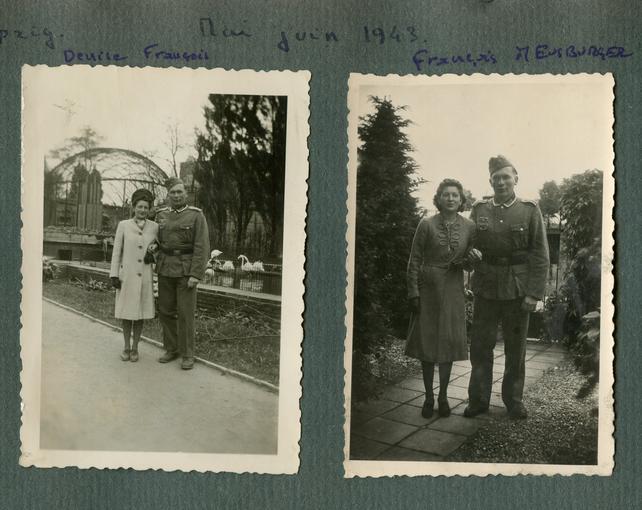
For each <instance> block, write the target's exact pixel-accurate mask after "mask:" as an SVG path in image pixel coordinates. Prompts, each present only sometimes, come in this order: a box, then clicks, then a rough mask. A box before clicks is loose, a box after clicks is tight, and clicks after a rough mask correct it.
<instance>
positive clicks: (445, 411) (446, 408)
mask: <svg viewBox="0 0 642 510" xmlns="http://www.w3.org/2000/svg"><path fill="white" fill-rule="evenodd" d="M439 416H441V417H442V418H447V417H448V416H450V405H449V404H448V399H445V400H441V399H440V400H439Z"/></svg>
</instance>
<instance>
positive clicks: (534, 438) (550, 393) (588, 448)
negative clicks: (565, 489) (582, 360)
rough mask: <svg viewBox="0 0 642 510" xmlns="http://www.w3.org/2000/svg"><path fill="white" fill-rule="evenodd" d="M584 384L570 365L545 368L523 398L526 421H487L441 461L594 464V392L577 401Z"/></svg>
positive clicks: (595, 397)
mask: <svg viewBox="0 0 642 510" xmlns="http://www.w3.org/2000/svg"><path fill="white" fill-rule="evenodd" d="M527 366H528V363H527ZM584 381H585V379H584V377H583V376H582V375H580V374H578V373H577V372H576V370H575V368H574V367H573V365H572V363H571V362H570V361H565V362H563V363H562V364H560V366H559V367H558V368H557V369H550V370H549V371H548V372H546V373H545V374H544V377H543V378H542V379H541V380H540V381H539V382H538V383H537V384H535V385H534V386H532V387H531V388H530V390H529V391H528V392H527V393H526V394H525V395H524V404H525V406H526V408H527V409H528V419H526V420H523V421H511V420H508V419H503V418H500V419H496V420H492V421H489V423H488V425H486V426H484V427H483V428H481V429H480V430H479V431H478V432H477V434H475V435H473V436H471V437H470V438H469V439H468V441H466V442H465V443H464V444H463V445H462V446H461V447H460V448H459V449H457V450H455V452H453V453H452V454H451V455H450V456H449V457H447V458H446V459H445V460H446V461H449V462H492V463H527V464H577V465H591V464H596V463H597V420H598V417H597V413H596V409H597V390H594V391H593V393H591V394H590V395H588V396H587V397H586V398H584V399H577V398H576V395H577V392H578V390H579V389H580V388H581V387H582V385H583V383H584Z"/></svg>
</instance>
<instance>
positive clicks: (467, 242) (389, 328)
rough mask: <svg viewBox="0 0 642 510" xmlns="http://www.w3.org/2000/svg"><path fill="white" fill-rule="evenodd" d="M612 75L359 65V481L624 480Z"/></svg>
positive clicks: (352, 268) (354, 155)
mask: <svg viewBox="0 0 642 510" xmlns="http://www.w3.org/2000/svg"><path fill="white" fill-rule="evenodd" d="M613 87H614V81H613V77H612V76H611V75H610V74H604V75H602V74H576V75H572V74H567V75H563V76H562V75H527V74H522V75H479V74H476V75H469V76H467V75H443V76H398V75H389V76H374V75H359V74H351V75H350V79H349V91H348V109H349V117H348V140H349V143H348V146H349V163H348V204H347V205H348V230H347V245H348V259H347V275H348V277H347V291H346V310H347V315H346V329H347V331H346V347H345V369H346V379H345V415H346V417H345V425H344V432H345V450H344V454H345V461H344V468H345V476H346V477H380V476H399V475H409V476H414V475H434V476H437V475H464V476H470V475H480V476H486V475H497V474H502V475H518V474H535V475H554V474H561V475H570V474H586V475H602V476H607V475H610V474H611V473H612V470H613V455H614V440H613V431H614V408H613V382H614V375H613V374H614V369H613V346H614V337H613V329H614V328H613V320H614V305H613V299H614V295H613V286H614V281H613V244H614V241H613V234H614V222H613V216H612V215H613V205H614V177H613V173H614V168H613V159H614V152H613V124H614V116H613V100H614V94H613Z"/></svg>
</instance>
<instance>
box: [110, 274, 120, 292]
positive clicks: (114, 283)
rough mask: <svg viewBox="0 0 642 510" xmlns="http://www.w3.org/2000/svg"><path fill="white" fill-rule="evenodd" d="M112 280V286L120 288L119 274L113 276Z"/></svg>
mask: <svg viewBox="0 0 642 510" xmlns="http://www.w3.org/2000/svg"><path fill="white" fill-rule="evenodd" d="M110 280H111V286H112V287H113V288H114V289H120V279H119V278H118V277H117V276H112V277H111V278H110Z"/></svg>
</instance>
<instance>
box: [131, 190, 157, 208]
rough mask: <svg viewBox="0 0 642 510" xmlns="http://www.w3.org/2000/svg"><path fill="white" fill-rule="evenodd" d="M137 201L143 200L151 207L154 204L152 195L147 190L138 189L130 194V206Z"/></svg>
mask: <svg viewBox="0 0 642 510" xmlns="http://www.w3.org/2000/svg"><path fill="white" fill-rule="evenodd" d="M139 200H145V201H147V202H149V205H150V206H151V205H152V204H153V203H154V195H153V194H152V192H151V191H149V190H148V189H145V188H140V189H137V190H136V191H134V193H132V204H135V203H136V202H138V201H139Z"/></svg>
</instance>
